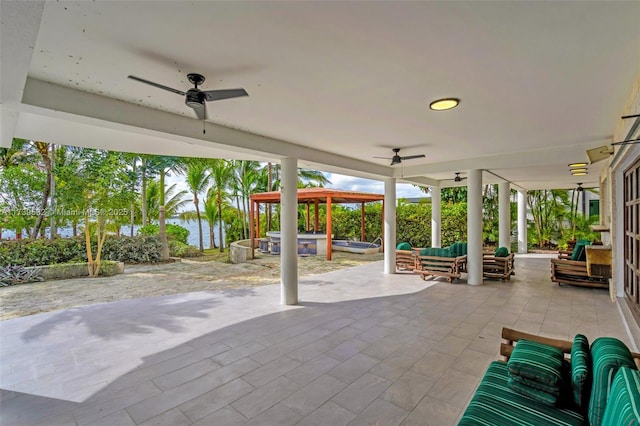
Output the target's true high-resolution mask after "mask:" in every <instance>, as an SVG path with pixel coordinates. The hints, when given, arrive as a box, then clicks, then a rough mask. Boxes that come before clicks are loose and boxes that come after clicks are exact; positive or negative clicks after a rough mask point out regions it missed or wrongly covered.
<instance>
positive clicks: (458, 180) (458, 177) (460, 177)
mask: <svg viewBox="0 0 640 426" xmlns="http://www.w3.org/2000/svg"><path fill="white" fill-rule="evenodd" d="M460 173H461V172H456V177H454V178H453V181H454V182H462V181H463V180H465V179H466V177H462V176H460Z"/></svg>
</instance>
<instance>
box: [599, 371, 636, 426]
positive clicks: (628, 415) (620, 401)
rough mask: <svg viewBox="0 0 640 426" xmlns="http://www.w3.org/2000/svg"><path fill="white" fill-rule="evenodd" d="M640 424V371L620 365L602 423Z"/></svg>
mask: <svg viewBox="0 0 640 426" xmlns="http://www.w3.org/2000/svg"><path fill="white" fill-rule="evenodd" d="M638 424H640V372H638V370H632V369H630V368H627V367H620V369H619V370H618V372H617V373H616V375H615V377H614V379H613V384H612V385H611V392H610V393H609V399H608V400H607V408H606V409H605V410H604V417H603V418H602V425H603V426H618V425H638Z"/></svg>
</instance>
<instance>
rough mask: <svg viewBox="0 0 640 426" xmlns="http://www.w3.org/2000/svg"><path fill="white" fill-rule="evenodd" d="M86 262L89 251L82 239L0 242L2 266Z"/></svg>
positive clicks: (0, 264)
mask: <svg viewBox="0 0 640 426" xmlns="http://www.w3.org/2000/svg"><path fill="white" fill-rule="evenodd" d="M86 261H87V251H86V249H85V242H84V239H82V238H56V239H54V240H45V239H36V240H29V239H25V240H14V241H2V242H0V266H7V265H20V266H25V267H26V266H41V265H50V264H54V263H66V262H86Z"/></svg>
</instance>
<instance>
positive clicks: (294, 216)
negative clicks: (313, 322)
mask: <svg viewBox="0 0 640 426" xmlns="http://www.w3.org/2000/svg"><path fill="white" fill-rule="evenodd" d="M280 191H281V195H280V208H281V210H280V302H281V303H282V304H283V305H297V304H298V160H297V159H296V158H284V159H283V160H282V177H281V184H280Z"/></svg>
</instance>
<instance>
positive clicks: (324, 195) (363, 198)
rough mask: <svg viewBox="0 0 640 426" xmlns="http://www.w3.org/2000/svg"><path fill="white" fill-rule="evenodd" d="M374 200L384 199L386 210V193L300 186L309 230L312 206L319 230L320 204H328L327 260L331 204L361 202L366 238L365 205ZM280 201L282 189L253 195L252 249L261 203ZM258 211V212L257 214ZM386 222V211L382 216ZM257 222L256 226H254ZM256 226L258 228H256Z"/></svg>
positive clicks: (361, 237)
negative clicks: (312, 206)
mask: <svg viewBox="0 0 640 426" xmlns="http://www.w3.org/2000/svg"><path fill="white" fill-rule="evenodd" d="M372 201H382V203H383V209H382V210H383V212H384V195H381V194H369V193H366V192H356V191H343V190H338V189H328V188H299V189H298V204H306V205H307V230H309V229H311V223H310V222H311V219H310V206H311V204H313V205H314V213H315V221H314V224H313V230H314V231H316V232H317V231H318V206H319V205H320V204H326V205H327V229H326V234H327V260H331V243H332V241H331V233H332V219H331V206H332V204H334V203H336V204H360V206H361V207H360V211H361V219H360V239H361V240H362V241H364V240H365V235H364V205H365V203H369V202H372ZM277 203H280V191H272V192H261V193H258V194H252V195H251V205H250V207H249V229H250V236H251V249H252V250H255V236H256V234H257V235H260V204H277ZM256 212H258V214H257V216H256V214H255V213H256ZM382 221H383V223H384V213H383V217H382ZM254 224H256V226H254ZM254 227H255V228H256V229H255V230H254Z"/></svg>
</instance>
